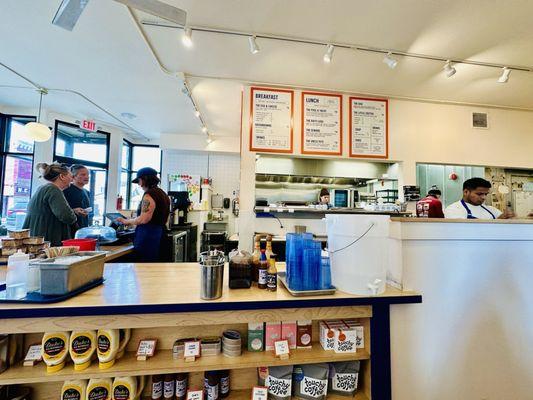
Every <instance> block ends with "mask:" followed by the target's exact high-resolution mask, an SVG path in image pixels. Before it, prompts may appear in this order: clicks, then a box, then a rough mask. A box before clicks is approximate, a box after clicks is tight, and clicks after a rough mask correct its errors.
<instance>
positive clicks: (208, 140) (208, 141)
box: [205, 135, 213, 144]
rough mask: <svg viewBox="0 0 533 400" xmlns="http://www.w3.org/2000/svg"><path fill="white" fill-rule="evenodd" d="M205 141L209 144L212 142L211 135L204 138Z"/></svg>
mask: <svg viewBox="0 0 533 400" xmlns="http://www.w3.org/2000/svg"><path fill="white" fill-rule="evenodd" d="M205 141H206V142H207V144H210V143H212V142H213V138H212V137H211V136H209V135H208V136H207V139H205Z"/></svg>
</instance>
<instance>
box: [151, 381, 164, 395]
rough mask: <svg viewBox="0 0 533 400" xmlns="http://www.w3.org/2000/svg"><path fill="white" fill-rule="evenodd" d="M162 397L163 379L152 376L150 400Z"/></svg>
mask: <svg viewBox="0 0 533 400" xmlns="http://www.w3.org/2000/svg"><path fill="white" fill-rule="evenodd" d="M162 397H163V377H162V376H161V375H153V376H152V400H159V399H161V398H162Z"/></svg>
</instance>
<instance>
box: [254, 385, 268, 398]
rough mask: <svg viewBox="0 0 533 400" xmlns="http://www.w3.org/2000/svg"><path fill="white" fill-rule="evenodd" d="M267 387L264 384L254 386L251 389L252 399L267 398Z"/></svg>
mask: <svg viewBox="0 0 533 400" xmlns="http://www.w3.org/2000/svg"><path fill="white" fill-rule="evenodd" d="M267 397H268V389H267V388H266V387H264V386H254V387H253V389H252V400H267Z"/></svg>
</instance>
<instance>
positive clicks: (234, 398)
mask: <svg viewBox="0 0 533 400" xmlns="http://www.w3.org/2000/svg"><path fill="white" fill-rule="evenodd" d="M251 398H252V391H251V390H232V391H231V393H230V395H229V397H228V400H250V399H251ZM292 399H297V397H294V396H293V397H292ZM349 399H353V400H368V397H367V396H366V395H365V394H364V393H363V392H358V393H356V394H355V397H348V396H340V395H338V394H328V395H327V397H326V400H349ZM145 400H148V398H146V399H145Z"/></svg>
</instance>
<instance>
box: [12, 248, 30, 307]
mask: <svg viewBox="0 0 533 400" xmlns="http://www.w3.org/2000/svg"><path fill="white" fill-rule="evenodd" d="M29 265H30V256H29V254H24V253H23V252H22V250H18V251H17V252H16V253H15V254H13V255H10V256H9V257H8V259H7V275H6V298H8V299H13V300H18V299H22V298H23V297H26V294H27V293H28V290H27V284H28V271H29Z"/></svg>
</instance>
